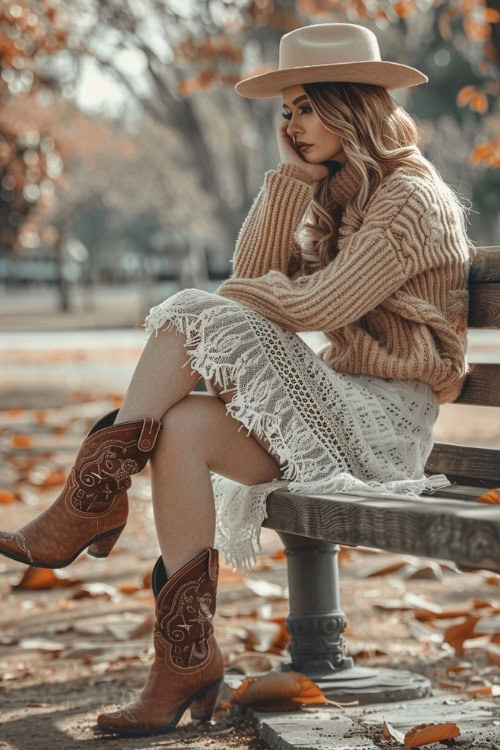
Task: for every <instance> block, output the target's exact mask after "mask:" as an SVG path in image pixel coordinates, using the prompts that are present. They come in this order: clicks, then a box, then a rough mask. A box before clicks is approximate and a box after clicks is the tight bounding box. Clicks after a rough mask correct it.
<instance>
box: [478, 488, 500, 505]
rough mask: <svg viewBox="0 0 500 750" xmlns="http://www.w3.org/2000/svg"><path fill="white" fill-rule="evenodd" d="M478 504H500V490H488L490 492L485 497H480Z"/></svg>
mask: <svg viewBox="0 0 500 750" xmlns="http://www.w3.org/2000/svg"><path fill="white" fill-rule="evenodd" d="M476 502H478V503H491V504H497V503H500V488H499V489H496V490H488V492H485V493H484V495H480V497H478V498H477V500H476Z"/></svg>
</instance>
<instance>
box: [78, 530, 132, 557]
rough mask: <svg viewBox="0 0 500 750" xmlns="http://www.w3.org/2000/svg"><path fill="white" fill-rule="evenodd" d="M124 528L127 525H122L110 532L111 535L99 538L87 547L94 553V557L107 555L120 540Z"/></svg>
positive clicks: (91, 553)
mask: <svg viewBox="0 0 500 750" xmlns="http://www.w3.org/2000/svg"><path fill="white" fill-rule="evenodd" d="M124 528H125V526H122V527H121V528H120V529H118V530H115V531H113V532H110V534H109V536H106V537H104V539H99V541H98V542H94V543H93V544H91V545H90V547H89V548H88V549H87V552H88V553H89V555H92V557H107V556H108V555H109V553H110V552H111V550H112V549H113V547H114V546H115V544H116V542H117V541H118V539H119V537H120V534H121V533H122V531H123V529H124Z"/></svg>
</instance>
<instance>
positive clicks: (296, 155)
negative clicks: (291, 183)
mask: <svg viewBox="0 0 500 750" xmlns="http://www.w3.org/2000/svg"><path fill="white" fill-rule="evenodd" d="M287 128H288V120H285V121H284V122H281V123H280V125H279V128H278V133H277V136H278V150H279V154H280V161H281V162H282V163H283V164H297V165H298V166H299V167H301V169H304V170H305V171H306V172H309V174H310V175H311V177H312V178H313V180H314V181H315V182H319V181H320V180H322V179H323V178H324V177H327V176H328V167H326V166H325V165H324V164H309V163H308V162H307V161H306V160H305V159H304V158H303V157H302V155H301V153H300V152H299V151H297V150H296V148H295V146H294V145H293V140H292V139H291V138H290V136H289V135H288V133H287V132H286V131H287Z"/></svg>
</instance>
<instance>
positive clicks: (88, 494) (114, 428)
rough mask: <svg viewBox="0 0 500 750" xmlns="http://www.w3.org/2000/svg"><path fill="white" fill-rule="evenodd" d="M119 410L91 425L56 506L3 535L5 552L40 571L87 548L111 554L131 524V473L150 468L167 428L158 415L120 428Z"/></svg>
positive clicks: (0, 542)
mask: <svg viewBox="0 0 500 750" xmlns="http://www.w3.org/2000/svg"><path fill="white" fill-rule="evenodd" d="M118 411H119V409H115V410H114V411H111V412H108V413H107V414H105V415H104V417H102V418H101V419H99V420H98V421H97V422H96V423H95V424H94V425H93V426H92V427H91V429H90V432H89V433H88V435H87V437H86V438H85V440H84V442H83V443H82V445H81V447H80V450H79V452H78V455H77V457H76V461H75V464H74V466H73V468H72V469H71V472H70V474H69V476H68V478H67V479H66V484H65V485H64V488H63V490H62V492H61V493H60V495H59V497H58V498H57V499H56V500H55V501H54V502H53V503H52V505H51V506H50V507H49V508H47V510H45V511H44V512H43V513H41V514H40V515H39V516H38V517H37V518H35V519H34V520H33V521H30V523H28V524H26V526H23V527H22V528H21V529H19V531H7V532H5V531H0V554H2V555H5V556H6V557H10V558H12V560H18V561H19V562H22V563H26V565H35V566H37V567H39V568H64V567H65V566H66V565H69V564H70V563H71V562H73V560H74V559H75V558H76V557H78V555H79V554H80V552H82V551H83V550H84V549H85V547H89V550H88V552H89V554H90V555H92V556H93V557H107V556H108V555H109V553H110V552H111V550H112V549H113V546H114V545H115V543H116V541H117V539H118V537H119V536H120V534H121V533H122V531H123V529H124V528H125V524H126V523H127V515H128V497H127V489H128V488H129V487H130V485H131V483H132V480H131V479H130V475H131V474H137V472H139V471H141V469H143V468H144V466H145V465H146V463H147V461H148V459H149V457H150V455H151V453H152V452H153V449H154V446H155V442H156V438H157V436H158V433H159V432H160V430H161V428H162V425H161V423H160V422H158V421H157V420H156V419H153V418H152V417H144V418H143V419H136V420H134V421H132V422H121V423H119V424H117V425H115V424H114V421H115V419H116V416H117V414H118Z"/></svg>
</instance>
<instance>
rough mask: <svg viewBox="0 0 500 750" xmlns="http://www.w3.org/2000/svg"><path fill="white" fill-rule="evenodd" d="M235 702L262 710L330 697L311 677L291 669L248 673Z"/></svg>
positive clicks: (295, 706) (284, 708) (283, 708)
mask: <svg viewBox="0 0 500 750" xmlns="http://www.w3.org/2000/svg"><path fill="white" fill-rule="evenodd" d="M231 702H232V703H240V704H244V705H252V706H254V707H255V708H256V709H257V710H261V711H288V710H293V709H298V708H300V706H301V705H311V704H313V705H317V704H328V703H329V702H330V701H329V700H328V699H327V698H326V697H325V696H324V695H323V693H322V692H321V690H320V689H319V687H318V686H317V685H316V684H315V683H314V682H312V680H310V679H309V677H306V676H305V675H304V674H301V673H300V672H293V671H291V672H269V674H266V675H264V676H263V677H248V678H247V679H246V680H243V682H242V683H241V685H240V686H239V688H237V689H236V690H235V691H234V693H233V695H232V696H231Z"/></svg>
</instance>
